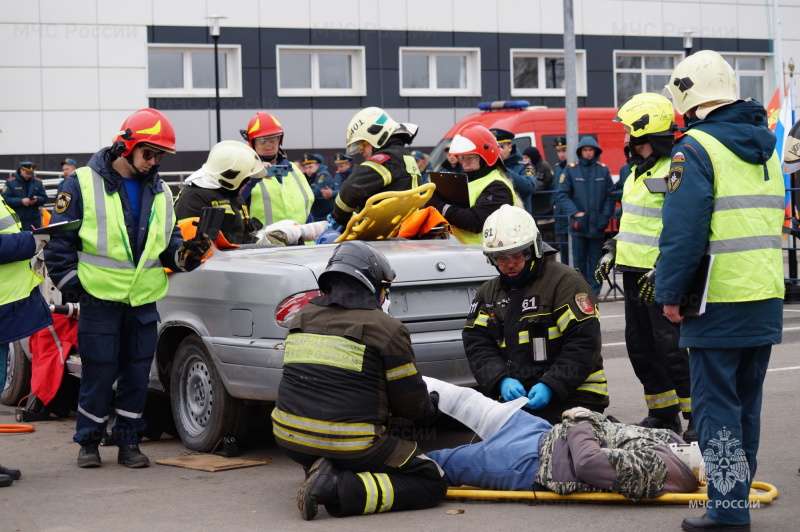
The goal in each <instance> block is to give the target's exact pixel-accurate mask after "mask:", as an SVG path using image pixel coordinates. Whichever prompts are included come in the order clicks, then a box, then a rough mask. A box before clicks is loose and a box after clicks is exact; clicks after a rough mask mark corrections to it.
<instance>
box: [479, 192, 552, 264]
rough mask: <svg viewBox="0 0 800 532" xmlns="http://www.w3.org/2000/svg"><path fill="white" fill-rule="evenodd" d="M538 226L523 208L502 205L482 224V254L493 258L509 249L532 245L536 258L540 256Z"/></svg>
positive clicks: (490, 258) (514, 249) (519, 248)
mask: <svg viewBox="0 0 800 532" xmlns="http://www.w3.org/2000/svg"><path fill="white" fill-rule="evenodd" d="M540 240H541V238H540V236H539V228H537V227H536V222H535V221H534V220H533V217H532V216H531V215H530V214H528V212H527V211H526V210H525V209H522V208H520V207H512V206H511V205H502V206H501V207H500V208H499V209H497V210H496V211H494V212H493V213H492V214H490V215H489V217H488V218H486V222H484V224H483V254H484V255H486V256H487V257H488V258H489V260H490V261H492V263H493V264H494V260H493V259H494V258H495V257H496V256H497V255H500V254H502V253H507V252H509V251H517V250H524V249H527V248H530V247H533V252H534V253H535V254H536V258H539V257H541V256H542V249H541V245H540V244H539V241H540Z"/></svg>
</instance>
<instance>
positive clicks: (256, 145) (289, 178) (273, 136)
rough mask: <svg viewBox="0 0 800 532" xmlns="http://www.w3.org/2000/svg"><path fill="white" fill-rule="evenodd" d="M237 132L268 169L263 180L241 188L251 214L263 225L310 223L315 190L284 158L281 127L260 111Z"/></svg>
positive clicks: (267, 114)
mask: <svg viewBox="0 0 800 532" xmlns="http://www.w3.org/2000/svg"><path fill="white" fill-rule="evenodd" d="M239 133H241V135H242V138H244V140H245V141H247V143H248V144H249V145H250V147H251V148H253V149H254V150H255V151H256V153H257V154H258V156H259V158H260V159H261V161H262V162H263V163H264V168H266V169H267V175H266V176H264V178H254V179H251V180H250V182H249V183H248V184H247V185H245V186H244V188H243V189H242V197H243V198H244V199H245V200H247V202H248V205H249V206H250V215H251V216H253V217H254V218H258V219H259V220H260V221H261V222H262V223H263V224H264V225H265V226H267V225H272V224H274V223H275V222H280V221H281V220H292V221H294V222H296V223H298V224H302V223H306V222H313V221H314V220H313V219H312V218H311V206H312V205H313V203H314V191H312V190H311V186H310V185H309V184H308V179H307V178H306V176H305V174H303V171H302V170H301V169H300V167H299V166H297V165H296V164H294V163H292V162H290V161H289V159H287V158H286V152H284V151H283V146H282V144H283V126H282V125H281V123H280V122H278V119H277V118H275V117H274V116H272V115H271V114H269V113H267V112H265V111H259V112H257V113H256V114H255V115H254V116H253V118H251V119H250V122H249V123H248V124H247V129H241V130H239Z"/></svg>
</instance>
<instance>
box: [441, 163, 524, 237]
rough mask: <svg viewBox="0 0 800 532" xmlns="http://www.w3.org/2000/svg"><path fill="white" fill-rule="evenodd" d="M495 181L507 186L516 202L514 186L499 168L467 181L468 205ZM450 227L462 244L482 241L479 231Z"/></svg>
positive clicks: (471, 204) (472, 203) (475, 200)
mask: <svg viewBox="0 0 800 532" xmlns="http://www.w3.org/2000/svg"><path fill="white" fill-rule="evenodd" d="M495 181H500V182H502V183H503V184H504V185H505V186H507V187H508V191H509V192H510V193H511V198H512V201H514V202H515V203H516V194H514V188H513V187H512V186H511V183H509V182H508V179H506V178H505V177H504V176H503V174H502V173H501V172H500V171H499V170H497V169H495V170H492V171H491V172H489V173H488V174H486V175H485V176H483V177H481V178H480V179H476V180H475V181H470V182H469V185H468V188H469V206H470V207H472V206H473V205H475V202H477V201H478V196H480V195H481V193H482V192H483V189H485V188H486V187H488V186H489V185H490V184H492V183H494V182H495ZM445 218H446V217H445ZM450 228H451V230H452V231H453V235H454V236H455V237H456V238H457V239H458V240H459V241H460V242H462V243H464V244H476V245H480V244H481V243H482V238H483V236H482V235H481V233H470V232H469V231H465V230H463V229H459V228H458V227H455V226H451V227H450Z"/></svg>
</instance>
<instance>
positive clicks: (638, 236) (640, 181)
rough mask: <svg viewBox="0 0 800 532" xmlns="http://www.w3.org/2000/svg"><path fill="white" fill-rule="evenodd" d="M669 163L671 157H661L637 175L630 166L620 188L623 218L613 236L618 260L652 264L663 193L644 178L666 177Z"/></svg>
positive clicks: (625, 264) (654, 261)
mask: <svg viewBox="0 0 800 532" xmlns="http://www.w3.org/2000/svg"><path fill="white" fill-rule="evenodd" d="M669 164H670V158H669V157H662V158H661V159H659V160H658V161H657V162H656V164H655V166H653V167H652V168H651V169H650V170H648V171H647V172H644V173H643V174H642V175H640V176H639V177H634V176H635V175H636V174H635V172H636V167H635V166H634V167H632V168H631V174H630V176H629V177H628V179H626V180H625V186H624V187H623V189H622V218H621V219H620V227H619V234H617V236H616V240H617V257H616V262H617V264H619V265H624V266H634V267H636V268H652V267H653V265H655V263H656V258H657V257H658V237H659V236H661V227H662V225H661V208H662V206H663V205H664V194H654V193H652V192H650V191H649V190H648V189H647V186H646V185H645V184H644V180H645V179H650V178H662V177H666V176H667V174H668V173H669Z"/></svg>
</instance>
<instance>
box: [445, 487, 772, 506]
mask: <svg viewBox="0 0 800 532" xmlns="http://www.w3.org/2000/svg"><path fill="white" fill-rule="evenodd" d="M447 498H448V499H462V500H463V499H469V500H478V501H526V502H530V501H537V502H538V501H542V502H552V501H580V502H616V503H620V502H628V503H634V502H636V503H645V504H686V503H687V502H689V501H707V500H708V494H707V492H706V484H702V485H701V486H700V487H699V488H698V489H697V491H694V492H692V493H667V494H665V495H661V496H660V497H655V498H653V499H636V500H634V499H629V498H627V497H625V496H624V495H620V494H619V493H571V494H569V495H559V494H558V493H554V492H552V491H494V490H485V489H481V488H474V487H470V486H460V487H457V488H449V489H448V490H447ZM777 498H778V488H776V487H775V486H773V485H772V484H767V483H766V482H753V484H752V485H751V486H750V501H751V502H758V503H761V504H769V503H771V502H772V501H773V500H775V499H777Z"/></svg>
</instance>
